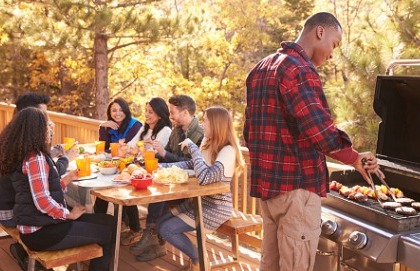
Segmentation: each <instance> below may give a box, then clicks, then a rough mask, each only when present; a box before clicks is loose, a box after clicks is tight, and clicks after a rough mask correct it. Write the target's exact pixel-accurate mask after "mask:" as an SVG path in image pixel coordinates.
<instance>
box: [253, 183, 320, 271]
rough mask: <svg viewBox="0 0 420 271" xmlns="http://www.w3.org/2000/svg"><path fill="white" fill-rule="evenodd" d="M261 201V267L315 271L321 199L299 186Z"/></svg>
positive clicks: (263, 269)
mask: <svg viewBox="0 0 420 271" xmlns="http://www.w3.org/2000/svg"><path fill="white" fill-rule="evenodd" d="M260 203H261V208H262V217H263V229H264V236H263V241H262V257H261V267H260V270H261V271H310V270H312V269H313V267H314V264H315V256H316V249H317V246H318V240H319V235H320V233H321V227H320V225H321V198H320V197H319V196H318V195H316V194H315V193H312V192H309V191H306V190H303V189H297V190H293V191H291V192H287V193H285V194H282V195H279V196H277V197H275V198H272V199H269V200H266V201H262V200H260Z"/></svg>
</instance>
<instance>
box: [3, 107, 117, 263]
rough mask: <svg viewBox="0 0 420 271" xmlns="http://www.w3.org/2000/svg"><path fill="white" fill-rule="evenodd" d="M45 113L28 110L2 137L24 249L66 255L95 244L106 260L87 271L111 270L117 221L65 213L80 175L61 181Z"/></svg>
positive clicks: (82, 212) (74, 211)
mask: <svg viewBox="0 0 420 271" xmlns="http://www.w3.org/2000/svg"><path fill="white" fill-rule="evenodd" d="M50 129H51V128H50V126H49V125H48V117H47V114H46V112H44V111H42V110H40V109H38V108H32V107H30V108H26V109H23V110H21V111H20V112H19V113H17V114H16V115H15V116H14V117H13V119H12V121H11V122H10V123H9V124H8V125H7V126H6V127H5V128H4V130H3V131H2V133H1V134H0V174H1V175H6V174H10V178H11V179H12V183H13V187H14V189H15V191H16V201H15V206H14V209H13V212H14V216H15V219H16V222H17V228H18V230H19V232H20V238H21V239H22V241H23V242H24V243H25V245H26V246H27V247H28V248H29V249H31V250H34V251H51V250H60V249H67V248H72V247H76V246H81V245H87V244H92V243H97V244H99V245H101V246H102V248H103V256H102V257H100V258H96V259H93V260H92V261H91V263H90V265H89V270H92V271H93V270H108V269H109V264H110V259H111V258H112V257H111V256H112V252H113V250H112V246H113V244H114V241H115V223H116V222H115V219H114V218H113V217H112V216H109V215H106V214H85V208H84V207H82V206H76V207H74V208H73V209H72V210H71V211H70V210H68V209H67V207H66V202H65V200H64V190H65V189H66V186H67V184H69V183H70V182H71V181H72V180H74V179H77V171H72V172H70V173H68V174H67V175H66V176H64V177H61V176H60V174H59V172H58V170H57V167H56V166H55V163H54V161H53V160H52V158H51V157H50V154H49V148H48V145H49V143H50V141H51V137H50V134H51V130H50Z"/></svg>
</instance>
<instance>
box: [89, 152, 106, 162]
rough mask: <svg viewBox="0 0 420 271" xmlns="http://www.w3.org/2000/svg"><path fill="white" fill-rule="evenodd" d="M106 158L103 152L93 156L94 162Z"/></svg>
mask: <svg viewBox="0 0 420 271" xmlns="http://www.w3.org/2000/svg"><path fill="white" fill-rule="evenodd" d="M105 159H106V156H105V154H103V153H101V154H98V155H95V156H94V157H93V158H92V161H93V162H94V163H100V162H102V161H105Z"/></svg>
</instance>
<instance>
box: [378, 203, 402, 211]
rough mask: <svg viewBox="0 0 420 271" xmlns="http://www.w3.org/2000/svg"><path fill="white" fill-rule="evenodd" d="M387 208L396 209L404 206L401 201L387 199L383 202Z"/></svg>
mask: <svg viewBox="0 0 420 271" xmlns="http://www.w3.org/2000/svg"><path fill="white" fill-rule="evenodd" d="M383 206H384V208H385V209H389V210H393V211H395V208H398V207H402V205H401V203H399V202H395V201H387V202H384V203H383Z"/></svg>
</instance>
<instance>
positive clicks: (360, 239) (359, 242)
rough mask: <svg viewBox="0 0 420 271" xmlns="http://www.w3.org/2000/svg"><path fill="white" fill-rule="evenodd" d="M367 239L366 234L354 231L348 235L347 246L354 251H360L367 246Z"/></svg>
mask: <svg viewBox="0 0 420 271" xmlns="http://www.w3.org/2000/svg"><path fill="white" fill-rule="evenodd" d="M367 242H368V237H367V235H366V234H364V233H362V232H359V231H354V232H352V233H350V235H349V244H350V245H351V246H352V247H354V248H355V249H362V248H364V247H365V246H366V245H367Z"/></svg>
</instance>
